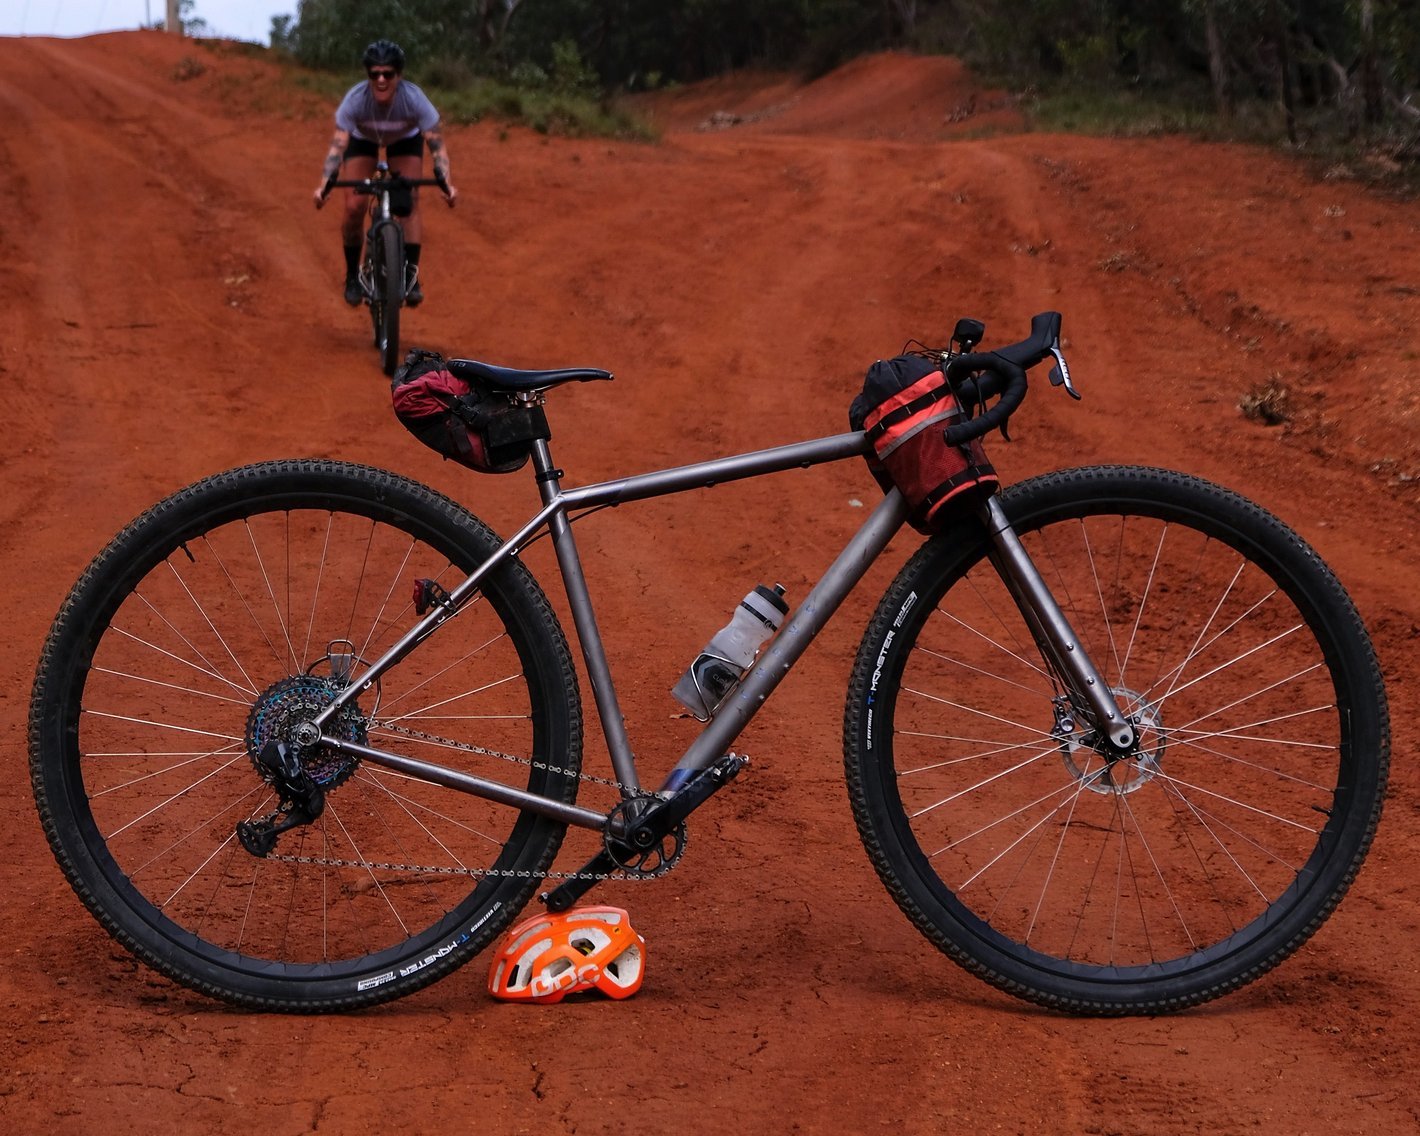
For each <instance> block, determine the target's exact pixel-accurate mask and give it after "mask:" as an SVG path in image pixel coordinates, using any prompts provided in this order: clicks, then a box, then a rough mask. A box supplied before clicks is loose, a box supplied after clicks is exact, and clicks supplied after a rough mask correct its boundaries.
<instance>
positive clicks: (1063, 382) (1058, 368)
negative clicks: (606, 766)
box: [1050, 339, 1081, 402]
mask: <svg viewBox="0 0 1420 1136" xmlns="http://www.w3.org/2000/svg"><path fill="white" fill-rule="evenodd" d="M1050 353H1051V354H1052V355H1054V356H1055V366H1053V367H1051V368H1050V385H1051V386H1053V387H1062V386H1063V387H1064V388H1065V393H1066V394H1068V395H1069V396H1070V397H1071V398H1073V399H1074V400H1075V401H1076V402H1079V401H1080V397H1081V396H1080V392H1079V391H1077V390H1076V389H1075V384H1074V383H1072V382H1071V381H1070V364H1069V363H1067V362H1065V352H1063V351H1061V350H1060V340H1058V339H1057V340H1056V341H1055V342H1054V343H1052V344H1051V345H1050Z"/></svg>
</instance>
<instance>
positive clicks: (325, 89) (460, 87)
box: [286, 61, 656, 141]
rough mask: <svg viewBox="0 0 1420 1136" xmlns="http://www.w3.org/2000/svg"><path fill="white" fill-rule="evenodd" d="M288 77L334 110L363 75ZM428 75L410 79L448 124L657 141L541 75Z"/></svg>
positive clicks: (615, 112) (634, 121)
mask: <svg viewBox="0 0 1420 1136" xmlns="http://www.w3.org/2000/svg"><path fill="white" fill-rule="evenodd" d="M286 66H287V70H286V74H287V78H288V80H289V81H290V82H291V83H293V84H295V85H296V86H297V87H298V88H300V89H301V90H302V91H305V92H307V93H309V94H314V95H318V96H320V97H321V98H323V99H325V100H326V101H328V102H329V103H330V105H331V109H332V111H333V110H334V109H335V106H336V105H337V104H338V103H339V102H340V99H341V98H342V97H343V96H344V94H345V92H346V91H348V90H349V89H350V88H351V87H352V86H353V85H354V84H355V83H357V82H359V81H360V79H361V77H362V76H361V74H360V73H343V74H342V73H337V72H333V71H314V70H309V69H306V68H302V67H300V66H298V65H297V64H295V63H294V62H288V63H287V65H286ZM424 72H425V73H424V74H420V75H412V74H411V76H410V78H411V79H412V80H413V81H414V82H416V83H418V84H419V86H420V88H421V89H422V90H423V91H424V93H425V94H426V95H428V96H429V98H430V99H431V100H432V101H433V103H434V105H435V106H436V107H438V108H439V115H440V117H441V118H442V119H443V120H444V122H445V124H449V123H456V124H459V125H468V124H470V123H474V122H482V121H484V120H492V121H495V122H502V123H506V124H508V125H510V126H525V127H527V128H528V129H530V130H535V131H537V132H538V133H539V134H556V135H565V136H569V137H574V138H622V139H631V140H635V141H652V140H654V139H655V138H656V132H655V131H654V129H652V127H651V126H650V125H649V124H648V123H646V122H644V121H643V120H641V119H639V118H637V117H635V116H634V115H631V114H628V113H627V112H626V111H624V110H621V109H619V108H618V107H616V106H614V105H613V104H612V103H611V101H610V100H609V99H608V98H606V97H605V96H603V95H602V94H601V93H600V92H599V91H594V90H588V89H584V88H580V87H578V88H573V89H561V88H559V87H558V86H557V85H555V84H554V83H553V82H552V81H549V80H548V79H547V77H546V76H545V75H543V74H542V73H541V72H537V71H533V72H530V73H528V74H527V75H525V76H521V77H520V78H521V79H522V81H521V82H514V81H508V80H501V79H496V78H491V77H489V76H486V75H476V74H474V73H472V72H471V71H470V70H469V69H468V68H467V67H466V66H464V65H462V64H460V63H458V62H457V61H447V62H443V63H440V62H438V61H435V62H433V63H431V65H430V66H429V67H427V68H425V69H424Z"/></svg>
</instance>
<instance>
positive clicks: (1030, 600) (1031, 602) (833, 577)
mask: <svg viewBox="0 0 1420 1136" xmlns="http://www.w3.org/2000/svg"><path fill="white" fill-rule="evenodd" d="M529 397H531V398H533V399H535V400H538V401H540V400H541V396H540V395H534V396H529ZM532 445H533V451H532V457H533V469H534V472H535V474H536V477H537V482H538V486H539V489H540V492H541V496H542V501H543V507H542V508H541V509H540V510H539V511H538V512H537V514H536V515H534V516H533V517H532V519H531V520H529V521H528V522H527V523H526V524H525V525H523V527H522V528H520V529H519V530H518V531H517V532H516V533H514V534H513V535H512V536H511V537H510V538H509V539H508V540H507V541H505V542H504V543H503V544H502V545H501V546H500V547H499V548H498V550H497V551H496V552H495V553H494V554H493V555H492V556H490V557H489V558H488V559H487V560H486V561H484V562H483V563H482V564H481V565H479V566H478V568H476V569H475V570H474V571H473V572H472V573H471V574H470V575H469V576H468V577H467V578H466V579H464V580H463V582H462V583H460V584H459V585H458V586H457V587H456V588H454V589H453V590H452V591H451V592H449V593H448V595H447V597H444V598H441V599H440V600H437V601H436V603H435V607H434V608H433V609H432V610H431V611H429V612H428V614H426V615H425V616H424V617H423V618H422V619H420V621H419V622H418V623H416V624H415V625H414V626H413V627H412V628H411V629H410V630H409V631H408V632H406V633H405V635H404V636H403V637H402V638H400V640H399V641H398V642H396V643H395V644H394V645H393V646H391V647H390V648H389V650H387V651H386V652H385V653H384V654H383V655H381V656H380V657H379V658H378V659H376V660H375V661H374V662H372V663H370V665H369V666H368V668H367V669H366V670H365V671H364V672H363V673H362V674H361V675H360V676H359V677H358V679H357V681H355V682H352V683H351V684H350V685H349V686H347V687H346V688H345V689H344V690H343V691H341V693H340V694H339V695H337V696H336V698H335V699H334V700H333V701H332V702H331V704H330V705H329V706H327V707H326V708H325V709H324V710H323V711H322V712H321V713H320V714H319V715H317V716H316V717H315V719H313V721H312V722H310V723H308V724H306V726H305V727H303V728H302V730H301V731H298V733H297V738H296V740H297V741H298V742H300V743H302V744H305V745H316V744H318V745H321V746H327V747H329V748H331V749H334V750H337V751H339V752H341V753H346V754H350V755H352V756H354V757H358V758H359V759H361V760H362V761H368V762H371V763H372V764H374V765H378V766H381V767H382V768H385V769H391V770H394V771H396V772H399V773H403V774H405V775H407V776H409V777H413V778H415V779H417V780H421V781H427V782H430V783H433V784H437V785H443V786H445V787H447V788H450V789H456V790H458V791H460V792H464V793H470V794H472V795H474V796H478V797H482V798H484V799H486V800H490V801H495V802H498V803H501V804H506V805H509V806H512V807H514V808H520V809H526V810H528V811H530V812H533V813H537V814H539V815H541V816H546V817H550V818H552V819H554V820H557V821H561V822H563V823H566V824H572V825H577V826H579V827H582V828H588V829H592V830H595V831H603V830H604V829H605V828H606V825H607V822H608V820H609V819H610V816H611V814H610V813H600V812H597V811H595V810H593V809H585V808H581V807H580V806H577V805H571V804H566V803H563V802H561V801H554V800H551V799H549V798H547V797H542V796H539V795H538V794H536V793H529V792H527V791H525V790H522V789H516V788H514V787H512V786H510V785H504V784H502V783H501V782H497V781H488V780H485V779H484V778H481V777H474V776H471V775H470V774H467V773H463V772H462V771H460V770H456V769H450V768H448V767H447V766H442V765H437V764H434V763H431V762H426V761H421V760H418V759H415V758H410V757H405V756H402V755H400V754H394V753H390V752H388V751H386V750H380V749H375V748H373V747H370V746H367V745H361V744H359V743H356V742H351V741H346V740H344V739H342V738H338V737H334V736H332V735H330V734H328V733H327V732H326V730H325V724H326V723H327V722H328V721H330V719H331V718H332V717H334V716H335V715H336V714H338V713H339V712H340V710H341V708H342V707H344V706H345V705H346V704H348V703H349V702H350V701H352V700H353V699H355V698H358V697H359V696H360V695H361V694H363V693H364V692H365V691H367V690H369V689H370V688H371V687H372V686H374V685H375V683H376V682H378V681H379V679H380V676H381V675H383V674H384V673H385V672H386V671H387V670H389V669H390V668H391V667H392V666H394V665H395V664H397V663H398V662H399V661H400V660H401V659H403V658H404V657H405V656H407V655H408V654H409V653H410V652H411V651H413V650H414V648H415V647H417V646H418V645H419V644H420V643H421V642H422V641H423V640H424V639H425V638H427V637H428V636H429V635H431V634H433V632H434V631H435V630H436V629H437V628H438V627H439V626H440V625H441V624H443V623H444V622H446V621H447V620H449V619H451V618H452V617H453V616H454V615H455V614H456V613H457V612H458V611H459V609H460V608H461V607H462V606H463V605H464V603H466V602H467V601H468V600H469V599H471V598H472V597H473V596H474V595H475V594H476V593H477V591H478V588H479V585H480V584H481V583H482V581H483V580H484V579H485V578H486V577H487V576H488V575H489V573H491V572H492V571H494V570H495V569H496V568H497V567H498V566H499V565H501V564H502V563H503V562H504V561H506V560H509V559H511V558H512V557H514V556H516V555H517V554H518V553H519V552H521V551H522V550H523V549H524V548H526V547H527V546H528V544H529V543H531V541H532V540H533V539H535V538H536V537H537V536H538V535H539V534H540V532H541V531H542V529H543V528H544V526H546V528H547V530H548V531H549V532H550V534H551V536H552V543H553V547H554V549H555V551H556V555H557V562H558V568H559V571H560V574H561V576H562V582H563V586H564V588H565V590H566V594H567V600H568V603H569V606H570V608H571V611H572V621H573V626H574V630H575V633H576V636H577V640H578V643H579V645H580V647H581V650H582V659H583V662H584V663H585V665H586V668H587V674H588V677H589V679H590V681H591V684H592V694H593V697H594V699H595V701H596V705H597V715H598V717H599V718H600V720H601V727H602V734H603V736H604V737H605V739H606V744H607V749H608V751H609V753H610V756H611V764H612V770H613V772H614V774H615V777H616V781H617V783H618V786H619V787H620V789H621V793H622V796H623V799H624V798H627V797H631V796H635V795H638V794H640V792H641V787H640V778H639V775H638V773H637V770H636V761H635V757H634V755H633V753H632V750H631V743H630V739H629V738H628V736H627V733H626V726H625V722H624V719H623V718H622V714H621V708H620V704H619V702H618V700H617V697H616V689H615V686H614V684H613V682H612V677H611V668H610V664H609V662H608V660H607V655H606V649H605V647H604V645H603V642H602V637H601V631H600V629H599V628H598V626H597V620H596V614H595V612H594V610H593V607H592V599H591V594H590V592H589V591H588V588H587V581H586V577H585V575H584V574H583V571H582V562H581V557H580V556H579V555H578V553H577V543H576V539H575V538H574V537H573V535H572V525H571V521H570V520H569V517H568V514H569V512H571V511H573V510H580V509H595V508H601V507H604V506H607V505H622V504H626V503H628V502H631V501H644V500H648V499H651V498H655V497H667V496H670V495H672V494H676V493H683V492H686V491H688V490H691V489H702V488H711V487H713V486H715V485H719V484H721V483H723V482H728V481H739V480H742V479H744V478H749V477H758V476H761V475H763V474H768V473H781V472H784V471H786V470H790V469H807V468H809V467H810V466H815V465H823V464H826V463H829V462H836V461H843V460H846V459H848V458H852V457H859V456H862V455H864V454H866V453H867V452H868V449H869V443H868V442H867V440H866V439H865V437H864V435H863V434H862V433H861V432H854V433H848V434H835V435H831V436H829V437H825V438H818V439H815V440H812V441H807V442H797V443H793V444H791V445H786V446H776V447H774V448H772V449H767V450H756V451H753V452H750V453H743V454H737V455H734V456H732V457H725V458H716V459H714V460H711V461H704V462H696V463H693V464H691V465H684V466H676V467H674V468H671V469H664V470H659V471H656V472H653V473H642V474H635V475H633V476H630V477H623V478H619V479H617V480H615V481H603V482H597V483H595V484H592V485H587V486H583V487H582V488H578V489H563V488H562V484H561V479H562V476H563V474H562V471H561V470H560V469H558V468H557V467H556V466H555V465H554V464H553V461H552V454H551V450H550V449H549V447H548V444H547V442H546V441H545V440H541V439H539V440H537V441H535V442H533V444H532ZM908 512H909V509H908V505H907V503H906V501H905V500H904V499H903V496H902V494H901V492H899V491H898V490H897V489H892V490H890V491H889V492H888V493H887V495H886V496H885V497H884V498H883V500H882V502H881V504H879V505H878V506H877V507H876V508H875V509H874V510H873V511H872V513H871V514H870V515H869V516H868V518H867V520H866V521H864V522H863V525H862V526H861V527H860V528H859V529H858V531H857V533H856V534H854V536H853V537H852V538H851V539H850V540H849V541H848V543H847V545H846V546H845V547H844V548H843V551H842V552H840V553H839V554H838V556H837V558H836V559H835V560H834V561H833V563H832V564H831V565H829V567H828V568H827V569H826V570H825V572H824V574H823V576H822V577H821V578H820V579H819V581H818V583H817V584H815V585H814V587H813V588H812V589H811V590H810V592H809V594H808V595H807V596H806V597H805V598H804V600H803V602H802V603H801V604H800V605H799V606H798V607H797V608H796V609H795V610H794V611H793V612H792V613H791V615H790V617H789V618H788V620H787V621H786V622H785V624H784V626H783V627H782V628H781V629H780V631H779V633H778V634H777V635H775V637H774V638H773V639H772V640H771V641H770V642H769V644H768V645H767V646H766V648H765V649H764V651H763V652H762V653H761V654H760V656H759V658H757V659H756V660H755V662H754V664H753V666H751V667H750V669H749V670H748V671H747V672H746V674H745V676H744V678H743V680H742V681H741V682H740V684H739V686H738V687H736V688H735V690H734V691H733V693H732V695H731V696H730V698H728V699H727V700H726V702H725V703H724V704H723V705H722V706H721V707H720V708H719V709H718V710H717V711H716V713H715V716H714V717H713V718H711V719H710V721H709V722H708V723H707V724H706V725H705V728H704V729H703V730H702V731H701V732H700V733H699V734H698V735H697V736H696V738H695V739H694V741H692V742H691V744H690V746H689V747H688V748H687V749H686V751H685V753H684V754H683V755H682V757H681V758H680V760H679V761H678V762H677V763H676V766H675V768H674V769H673V770H672V771H671V773H670V774H669V776H668V777H667V779H666V781H665V783H664V785H663V786H662V787H661V789H660V790H659V792H658V795H659V796H661V797H662V798H663V799H668V798H671V797H673V796H674V795H675V793H676V792H677V791H678V790H679V789H681V788H682V787H683V786H685V785H686V784H687V783H689V782H690V781H691V779H692V778H694V777H695V775H696V774H698V773H701V772H702V771H704V770H706V769H708V768H709V767H710V766H711V765H712V764H713V763H714V762H716V761H717V760H719V759H720V758H721V757H722V756H724V755H726V754H727V753H728V752H729V748H730V746H731V745H732V744H733V743H734V741H735V739H736V738H738V737H739V735H740V733H741V731H743V730H744V728H745V727H746V726H747V725H748V724H749V722H750V720H751V719H752V718H753V717H754V716H755V714H756V713H758V711H759V709H760V707H762V706H763V705H764V703H765V702H766V701H767V700H768V698H769V696H770V694H772V693H773V692H774V690H775V688H777V687H778V685H779V683H780V682H781V681H782V680H783V678H784V677H785V675H787V674H788V673H789V670H790V669H791V668H792V667H793V665H794V664H795V663H796V662H797V661H798V660H799V658H800V657H801V656H802V655H803V653H804V652H805V651H806V650H807V649H808V646H809V644H810V643H812V642H813V641H814V639H815V638H816V637H817V635H818V633H819V632H820V631H821V630H822V629H823V628H824V626H825V625H826V624H827V623H828V621H829V619H830V618H831V617H832V616H833V614H834V613H835V612H836V611H837V610H838V608H839V606H840V605H841V604H842V602H843V600H844V599H845V598H846V597H847V595H848V593H849V592H850V591H852V590H853V587H854V586H855V585H856V584H857V583H858V581H859V580H861V579H862V578H863V576H864V575H865V574H866V573H867V571H868V569H869V568H870V567H871V566H872V565H873V563H874V562H875V561H876V560H877V558H878V556H879V555H880V554H881V553H882V551H883V549H884V548H886V547H887V544H888V542H889V541H890V540H891V539H892V537H893V536H894V534H896V533H897V531H898V529H900V528H901V527H902V524H903V522H904V521H906V519H907V516H908ZM978 516H979V518H980V520H981V521H982V523H983V525H984V526H985V528H986V532H987V535H988V538H989V539H990V541H991V544H992V555H991V560H992V563H993V564H994V565H995V567H996V570H997V571H998V573H999V574H1000V575H1001V577H1002V579H1003V580H1004V581H1005V583H1006V585H1007V588H1008V590H1009V591H1010V593H1011V595H1012V597H1013V598H1014V600H1015V602H1016V604H1017V606H1018V607H1019V608H1020V610H1021V613H1022V615H1023V616H1024V617H1025V619H1026V622H1027V625H1028V626H1029V627H1030V628H1031V630H1032V632H1033V633H1034V634H1035V636H1036V638H1037V641H1038V642H1039V643H1040V644H1041V647H1042V649H1043V650H1044V651H1045V652H1046V653H1047V654H1048V655H1049V657H1050V658H1051V660H1052V661H1053V662H1054V663H1055V665H1056V668H1057V674H1059V675H1060V677H1061V678H1062V679H1063V680H1064V681H1065V682H1066V684H1067V687H1068V689H1069V691H1071V692H1078V697H1079V699H1080V700H1081V701H1083V702H1084V704H1085V706H1086V707H1087V708H1088V710H1089V712H1090V713H1091V714H1092V715H1093V717H1094V719H1095V721H1096V722H1100V723H1109V724H1110V725H1109V731H1108V740H1109V742H1110V743H1111V744H1112V746H1113V747H1114V749H1115V750H1116V751H1118V752H1119V753H1121V754H1122V753H1123V752H1126V751H1127V750H1128V749H1129V747H1130V746H1132V745H1133V742H1134V733H1133V730H1132V728H1131V727H1130V726H1129V724H1128V722H1127V720H1126V719H1125V717H1124V715H1123V714H1122V713H1121V712H1120V710H1119V707H1118V705H1117V704H1116V703H1115V701H1114V697H1113V695H1112V694H1111V692H1110V690H1109V688H1108V687H1107V685H1106V684H1105V682H1104V680H1103V678H1102V677H1101V675H1100V673H1099V672H1098V671H1097V670H1096V669H1095V666H1094V663H1093V662H1092V661H1091V660H1090V658H1089V656H1088V653H1087V652H1086V651H1085V649H1084V646H1083V644H1081V643H1079V641H1078V639H1077V637H1076V636H1075V633H1074V631H1073V630H1072V629H1071V627H1070V624H1069V621H1068V620H1067V619H1066V617H1065V615H1064V613H1063V612H1062V611H1061V610H1060V607H1059V605H1058V604H1057V603H1056V602H1055V600H1054V598H1053V597H1052V596H1051V594H1050V590H1049V588H1048V587H1047V586H1046V584H1045V581H1044V580H1043V579H1042V578H1041V575H1040V573H1039V572H1038V571H1037V570H1036V568H1035V565H1034V564H1033V563H1032V562H1031V559H1030V557H1029V555H1028V554H1027V553H1026V550H1025V548H1024V547H1023V546H1022V545H1021V542H1020V541H1019V539H1017V537H1016V534H1015V532H1014V530H1013V529H1012V528H1011V525H1010V522H1009V520H1007V518H1006V515H1005V513H1004V511H1003V510H1002V509H1001V506H1000V503H999V502H998V501H997V500H996V498H995V497H992V498H990V499H989V500H988V501H987V503H986V504H985V505H983V506H982V507H981V509H980V511H979V513H978ZM1106 756H1108V755H1106Z"/></svg>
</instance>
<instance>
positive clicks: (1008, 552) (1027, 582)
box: [980, 497, 1134, 750]
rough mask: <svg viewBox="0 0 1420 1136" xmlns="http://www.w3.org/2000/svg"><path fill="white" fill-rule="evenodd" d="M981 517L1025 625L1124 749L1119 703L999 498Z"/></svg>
mask: <svg viewBox="0 0 1420 1136" xmlns="http://www.w3.org/2000/svg"><path fill="white" fill-rule="evenodd" d="M980 515H981V519H982V521H983V523H984V524H985V525H986V531H987V535H988V536H989V537H990V539H991V544H992V547H993V548H994V549H995V556H994V558H993V559H994V562H995V564H996V568H997V571H999V572H1000V573H1001V576H1002V578H1003V580H1004V581H1005V583H1006V585H1007V588H1008V590H1009V591H1010V592H1011V595H1012V596H1013V598H1014V599H1015V600H1016V604H1017V606H1018V607H1019V608H1020V609H1021V614H1022V615H1023V616H1025V618H1026V622H1027V624H1028V625H1030V626H1031V627H1032V629H1033V630H1035V631H1036V632H1037V633H1038V634H1039V635H1040V637H1041V638H1042V639H1043V640H1044V642H1045V645H1046V646H1047V647H1048V648H1049V650H1050V653H1051V654H1052V655H1053V656H1054V659H1055V664H1056V666H1057V667H1058V668H1059V669H1060V672H1061V677H1062V678H1064V679H1066V680H1067V681H1069V682H1070V684H1071V686H1072V687H1073V689H1074V690H1076V691H1078V692H1079V693H1081V694H1083V695H1084V697H1085V700H1086V701H1087V702H1088V703H1089V707H1090V710H1091V711H1092V712H1093V713H1094V716H1095V721H1096V722H1097V723H1099V724H1100V725H1101V726H1102V727H1105V731H1104V732H1106V733H1107V734H1108V736H1109V741H1110V744H1111V745H1112V746H1114V747H1115V748H1116V749H1118V750H1127V749H1128V748H1129V747H1130V746H1132V745H1133V744H1134V729H1133V727H1132V726H1130V724H1129V720H1128V719H1127V718H1126V717H1125V716H1124V714H1123V713H1122V712H1121V711H1120V709H1119V704H1118V703H1117V702H1115V700H1114V695H1113V694H1112V693H1110V689H1109V685H1108V684H1107V683H1106V682H1105V680H1104V677H1103V676H1102V675H1101V674H1100V672H1099V671H1098V670H1097V669H1096V668H1095V664H1094V661H1093V660H1092V659H1091V658H1090V656H1089V653H1088V652H1087V651H1086V650H1085V645H1084V644H1083V643H1081V642H1080V640H1079V636H1077V635H1076V634H1075V629H1074V628H1073V627H1071V626H1070V621H1069V620H1068V619H1066V618H1065V613H1064V612H1063V611H1061V610H1060V605H1059V604H1057V603H1056V602H1055V597H1054V596H1053V595H1051V594H1050V589H1049V588H1048V587H1047V586H1046V583H1045V580H1044V579H1043V578H1042V577H1041V575H1040V572H1039V570H1038V569H1037V568H1036V566H1035V564H1034V562H1033V561H1032V560H1031V558H1030V554H1029V553H1027V552H1026V550H1025V546H1024V545H1023V544H1021V540H1020V537H1018V536H1017V535H1016V531H1015V529H1013V528H1012V527H1011V522H1010V521H1009V520H1007V519H1006V513H1005V510H1004V509H1002V508H1001V503H1000V502H999V501H998V500H997V499H996V498H995V497H992V498H991V499H990V500H988V501H987V502H986V504H985V505H983V506H982V508H981V514H980Z"/></svg>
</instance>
